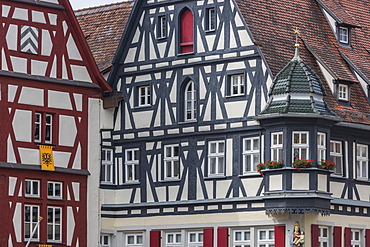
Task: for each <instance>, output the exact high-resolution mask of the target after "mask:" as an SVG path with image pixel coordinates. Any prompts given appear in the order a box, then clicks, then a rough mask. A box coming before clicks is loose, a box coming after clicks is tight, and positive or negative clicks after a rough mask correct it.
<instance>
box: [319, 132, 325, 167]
mask: <svg viewBox="0 0 370 247" xmlns="http://www.w3.org/2000/svg"><path fill="white" fill-rule="evenodd" d="M321 160H326V134H325V133H322V132H318V133H317V161H318V163H319V164H321V163H320V162H321Z"/></svg>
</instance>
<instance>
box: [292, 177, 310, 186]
mask: <svg viewBox="0 0 370 247" xmlns="http://www.w3.org/2000/svg"><path fill="white" fill-rule="evenodd" d="M309 188H310V187H309V174H308V173H293V174H292V189H293V190H308V189H309Z"/></svg>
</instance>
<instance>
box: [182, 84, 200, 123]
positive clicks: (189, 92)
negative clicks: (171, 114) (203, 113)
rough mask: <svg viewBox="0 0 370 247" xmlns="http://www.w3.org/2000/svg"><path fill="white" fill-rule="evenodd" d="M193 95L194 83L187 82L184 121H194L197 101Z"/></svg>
mask: <svg viewBox="0 0 370 247" xmlns="http://www.w3.org/2000/svg"><path fill="white" fill-rule="evenodd" d="M195 97H196V95H195V87H194V82H193V81H189V82H188V84H187V85H186V87H185V102H184V103H185V107H184V108H185V121H191V120H195V119H196V114H197V110H196V108H197V106H196V105H197V101H196V98H195Z"/></svg>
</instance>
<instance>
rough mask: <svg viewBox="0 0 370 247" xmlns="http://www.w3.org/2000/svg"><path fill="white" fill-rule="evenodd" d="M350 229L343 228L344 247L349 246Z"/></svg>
mask: <svg viewBox="0 0 370 247" xmlns="http://www.w3.org/2000/svg"><path fill="white" fill-rule="evenodd" d="M351 239H352V229H351V228H349V227H345V228H344V246H351Z"/></svg>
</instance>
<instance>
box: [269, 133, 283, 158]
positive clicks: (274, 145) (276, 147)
mask: <svg viewBox="0 0 370 247" xmlns="http://www.w3.org/2000/svg"><path fill="white" fill-rule="evenodd" d="M282 158H283V132H276V133H271V159H272V160H279V159H282Z"/></svg>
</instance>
